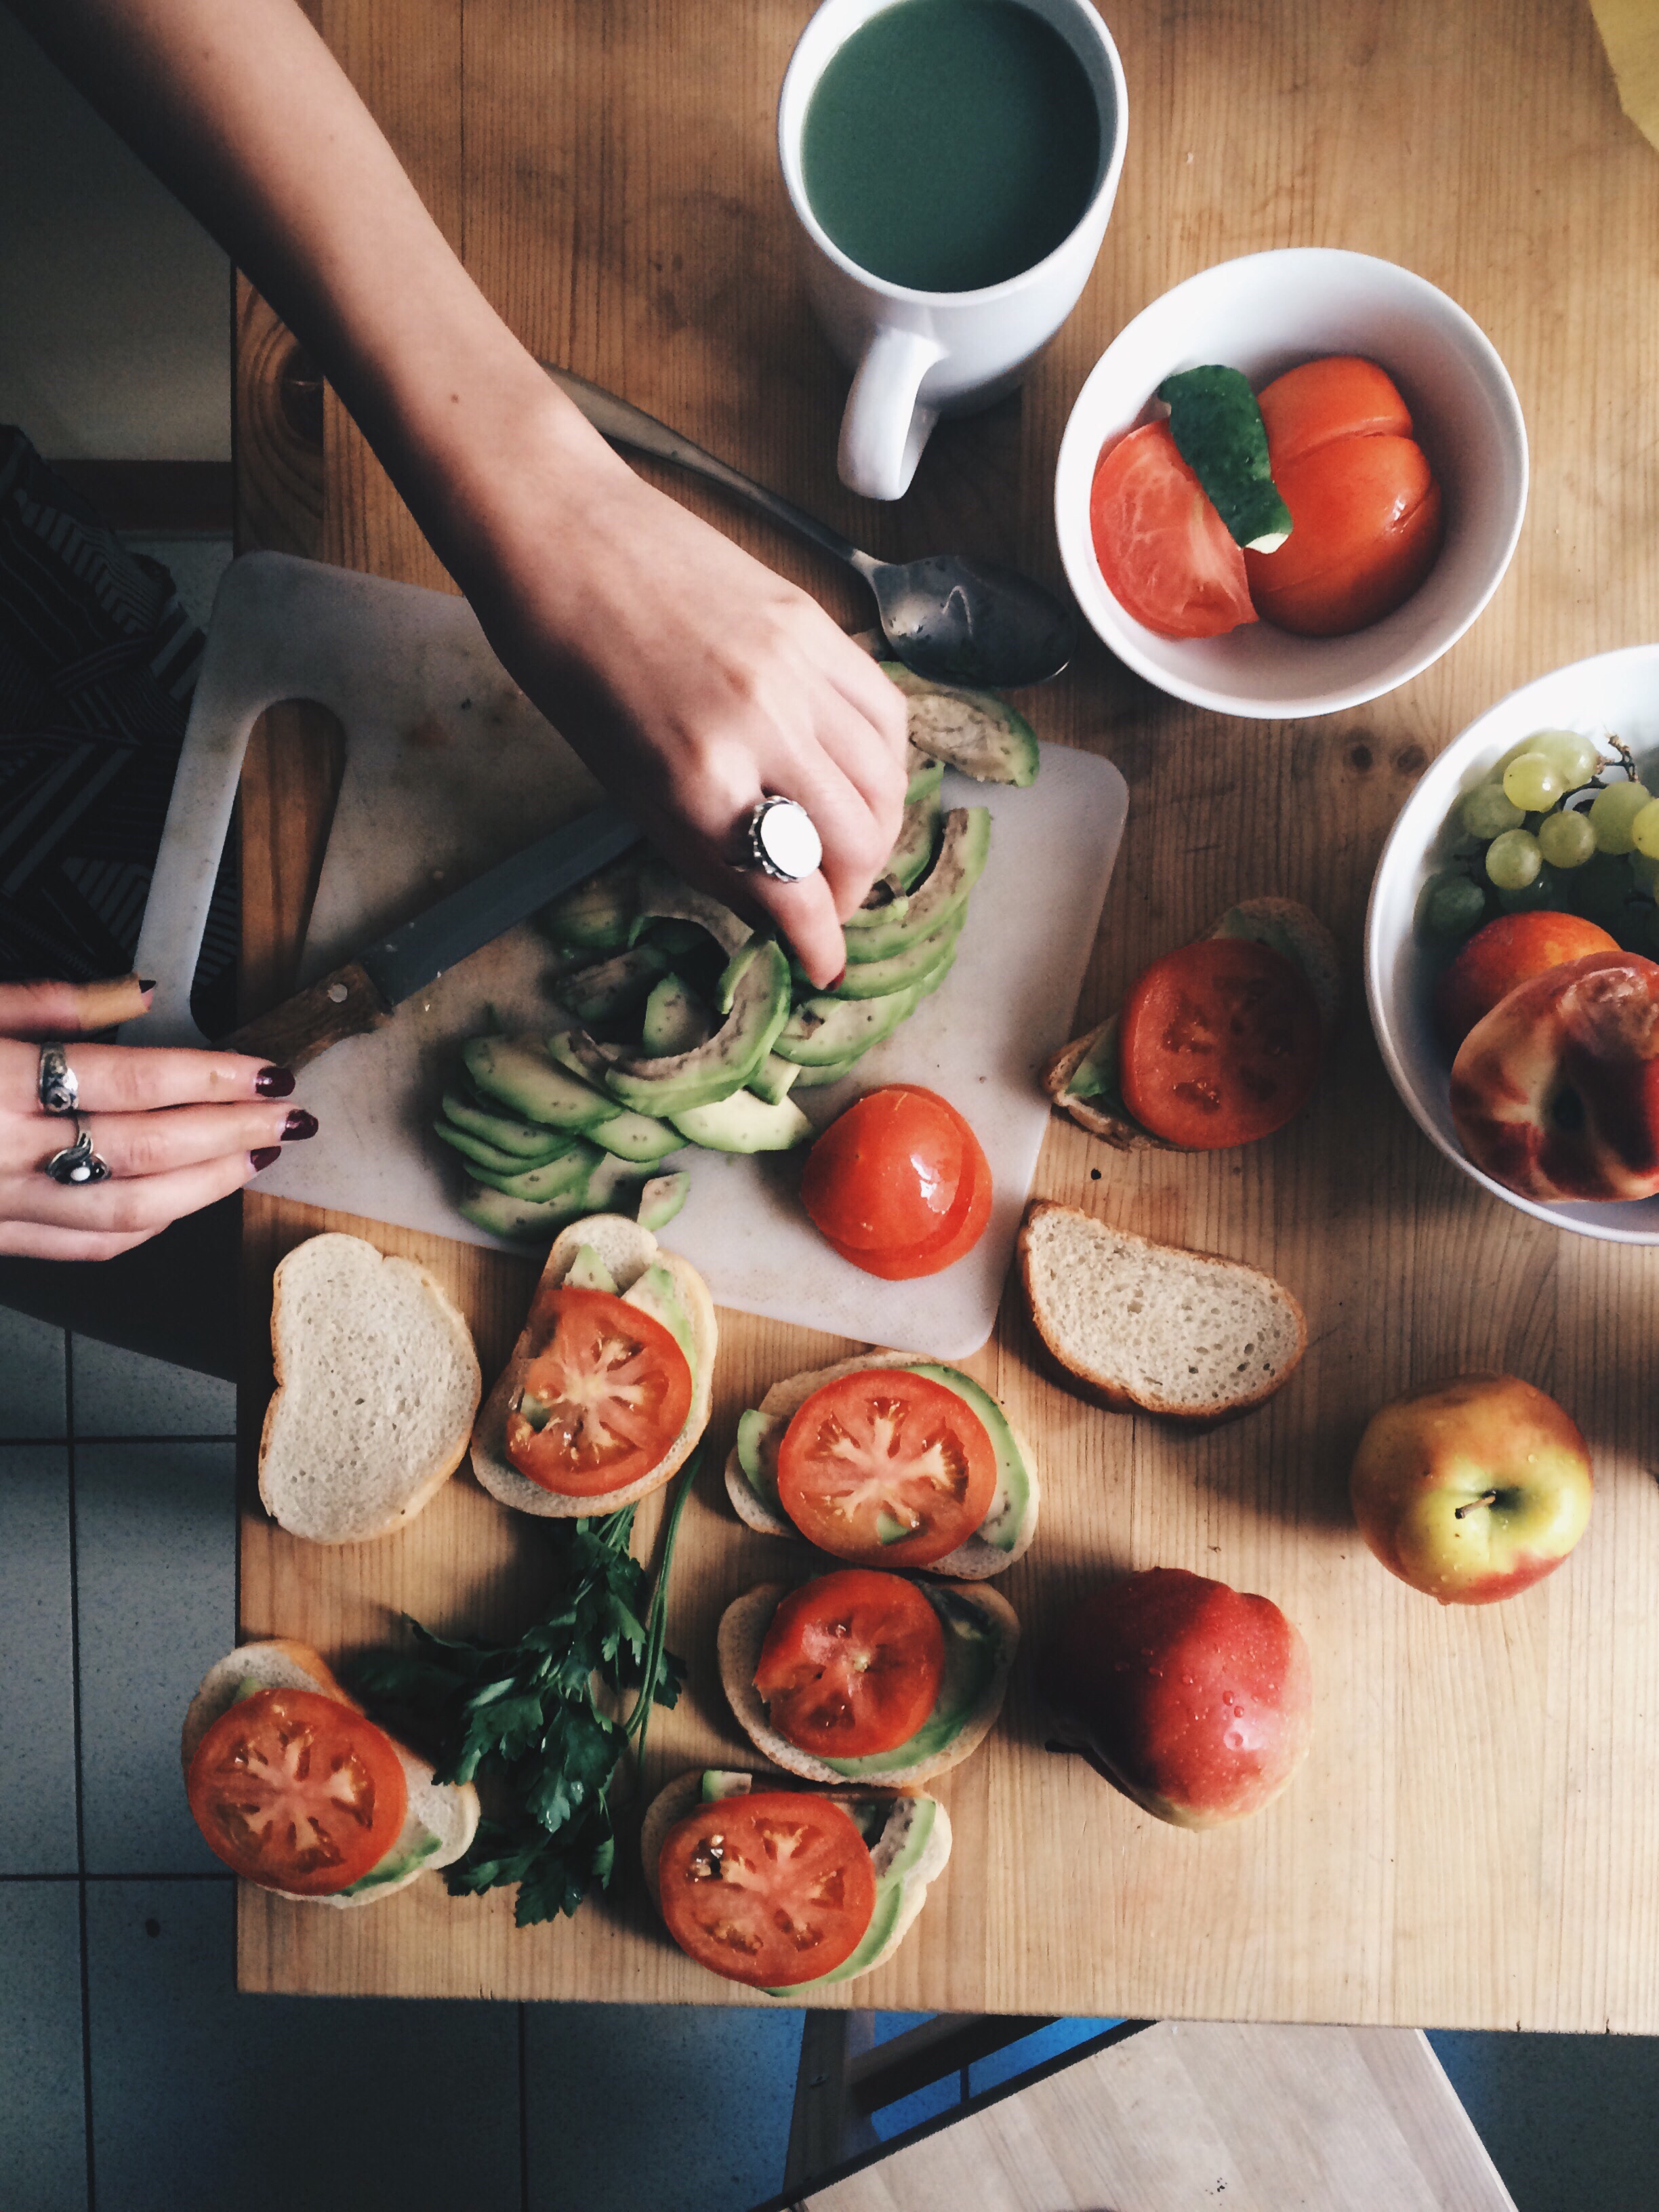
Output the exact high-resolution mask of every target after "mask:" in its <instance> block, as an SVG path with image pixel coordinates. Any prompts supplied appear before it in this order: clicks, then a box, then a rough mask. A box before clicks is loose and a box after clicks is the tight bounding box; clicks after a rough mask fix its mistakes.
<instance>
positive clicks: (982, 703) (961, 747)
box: [880, 660, 1041, 789]
mask: <svg viewBox="0 0 1659 2212" xmlns="http://www.w3.org/2000/svg"><path fill="white" fill-rule="evenodd" d="M880 665H881V668H882V671H883V672H884V674H885V675H887V676H889V677H890V678H892V680H893V682H894V683H895V684H897V686H898V688H899V690H901V691H902V692H903V694H904V696H905V698H906V699H907V701H908V703H909V710H910V742H911V744H913V745H915V746H916V747H917V748H918V749H919V750H921V751H922V752H925V753H931V754H932V755H933V757H934V759H936V760H941V761H944V762H945V763H948V765H949V766H950V767H951V768H959V769H961V770H962V772H963V775H971V776H972V777H973V778H974V779H975V781H976V782H979V783H1012V784H1018V786H1020V787H1021V788H1022V789H1023V788H1024V786H1025V785H1027V784H1028V783H1035V782H1036V772H1037V768H1038V766H1039V763H1040V760H1041V756H1040V754H1039V753H1038V751H1037V741H1036V731H1035V730H1034V729H1033V728H1032V727H1031V726H1030V723H1029V722H1028V721H1027V720H1026V719H1025V717H1024V714H1016V713H1015V711H1014V709H1013V708H1012V707H1011V706H1009V704H1008V703H1007V702H1006V700H1004V699H999V698H998V697H997V696H996V694H995V692H994V691H969V690H963V689H960V688H958V687H957V685H955V684H930V683H929V682H928V681H927V678H926V677H924V676H916V675H914V674H913V673H912V672H911V671H910V670H909V669H908V668H906V667H904V666H903V665H902V664H901V663H900V662H898V661H896V660H884V661H883V662H882V663H881V664H880Z"/></svg>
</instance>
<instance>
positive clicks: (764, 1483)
mask: <svg viewBox="0 0 1659 2212" xmlns="http://www.w3.org/2000/svg"><path fill="white" fill-rule="evenodd" d="M777 1426H778V1419H777V1416H776V1414H775V1413H762V1412H761V1410H760V1408H759V1407H758V1406H750V1407H749V1409H748V1411H747V1412H746V1413H741V1414H739V1416H738V1466H739V1467H740V1468H742V1469H743V1471H744V1475H745V1477H746V1478H747V1480H748V1483H749V1487H750V1489H751V1490H752V1491H753V1492H754V1493H755V1495H756V1497H757V1498H759V1500H760V1502H761V1504H763V1505H764V1506H765V1507H766V1509H767V1510H768V1511H769V1512H771V1513H780V1512H781V1511H782V1510H783V1509H782V1507H781V1505H780V1504H779V1503H778V1485H777V1477H776V1474H775V1471H774V1469H773V1468H772V1467H771V1465H770V1463H769V1460H768V1458H767V1455H766V1454H765V1452H764V1451H763V1449H762V1447H763V1444H764V1443H765V1440H766V1438H767V1437H769V1436H770V1435H771V1434H772V1432H773V1431H774V1430H775V1429H776V1427H777Z"/></svg>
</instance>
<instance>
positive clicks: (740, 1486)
mask: <svg viewBox="0 0 1659 2212" xmlns="http://www.w3.org/2000/svg"><path fill="white" fill-rule="evenodd" d="M726 1495H727V1496H728V1497H729V1498H730V1499H731V1501H732V1510H733V1511H734V1512H735V1513H736V1514H737V1516H738V1519H739V1520H740V1521H744V1522H747V1523H748V1524H749V1526H750V1528H755V1529H758V1530H759V1531H760V1532H761V1534H763V1535H769V1536H794V1535H801V1536H805V1538H806V1540H807V1541H808V1542H809V1543H811V1544H816V1545H817V1547H818V1549H819V1550H820V1551H823V1552H829V1553H833V1554H834V1556H835V1557H836V1559H848V1560H851V1561H852V1562H853V1563H854V1565H859V1566H866V1567H888V1568H908V1567H926V1568H927V1569H928V1571H930V1572H931V1573H933V1574H936V1575H949V1576H951V1577H957V1578H959V1579H961V1580H963V1581H969V1582H977V1581H980V1580H981V1579H982V1578H983V1577H986V1576H987V1575H1000V1573H1001V1572H1002V1571H1003V1569H1004V1568H1005V1567H1010V1566H1012V1565H1013V1563H1014V1561H1015V1560H1016V1559H1018V1558H1019V1557H1020V1555H1021V1553H1024V1550H1025V1549H1026V1547H1027V1546H1028V1545H1029V1544H1030V1541H1031V1539H1032V1537H1033V1536H1034V1535H1035V1534H1036V1521H1037V1477H1036V1464H1035V1462H1033V1460H1032V1457H1031V1455H1030V1450H1029V1449H1027V1447H1026V1446H1025V1445H1024V1443H1022V1441H1021V1440H1020V1438H1019V1437H1017V1436H1016V1435H1015V1433H1014V1431H1013V1429H1012V1427H1011V1425H1009V1421H1008V1419H1007V1416H1006V1414H1005V1413H1004V1412H1003V1410H1002V1408H1001V1407H1000V1406H999V1405H998V1403H997V1401H996V1400H995V1399H994V1397H992V1395H990V1393H989V1391H987V1390H986V1389H983V1388H982V1387H981V1385H980V1384H979V1383H975V1381H974V1379H973V1377H972V1376H969V1375H964V1374H963V1373H962V1371H961V1370H960V1369H958V1368H955V1367H946V1366H943V1365H941V1364H939V1362H938V1361H936V1360H930V1359H923V1358H921V1357H919V1356H918V1355H917V1354H915V1353H913V1352H866V1353H865V1355H864V1356H863V1357H862V1358H858V1359H843V1360H842V1361H841V1362H840V1363H839V1364H837V1365H836V1366H834V1367H820V1368H816V1369H814V1370H811V1372H810V1373H807V1374H804V1375H792V1376H788V1377H787V1379H786V1380H785V1381H783V1382H781V1383H774V1384H773V1385H772V1387H771V1389H769V1391H768V1392H767V1393H766V1395H765V1396H764V1397H763V1399H762V1400H761V1402H760V1404H759V1405H758V1406H753V1407H750V1408H749V1410H748V1411H747V1412H746V1413H744V1415H743V1417H742V1419H740V1420H739V1421H738V1440H737V1443H736V1444H735V1445H734V1446H733V1448H732V1454H731V1456H730V1458H729V1459H728V1460H727V1462H726Z"/></svg>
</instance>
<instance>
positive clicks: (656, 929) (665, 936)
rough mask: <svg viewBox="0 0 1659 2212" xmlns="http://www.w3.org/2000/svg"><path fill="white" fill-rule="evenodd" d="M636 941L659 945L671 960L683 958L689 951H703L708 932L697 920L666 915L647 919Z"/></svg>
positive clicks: (643, 943)
mask: <svg viewBox="0 0 1659 2212" xmlns="http://www.w3.org/2000/svg"><path fill="white" fill-rule="evenodd" d="M636 942H637V943H639V944H641V945H660V946H661V947H662V949H663V951H665V953H666V954H667V955H668V957H669V958H670V959H671V960H681V959H684V957H685V956H686V955H687V954H688V953H691V952H701V951H702V950H703V948H704V947H705V946H706V945H707V944H708V931H707V930H703V929H699V928H698V927H697V925H696V922H695V921H673V920H671V919H669V918H667V917H665V918H663V919H661V920H659V921H647V923H646V925H645V930H644V933H643V935H642V936H641V937H639V938H638V939H636Z"/></svg>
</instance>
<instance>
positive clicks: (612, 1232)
mask: <svg viewBox="0 0 1659 2212" xmlns="http://www.w3.org/2000/svg"><path fill="white" fill-rule="evenodd" d="M585 1244H590V1245H592V1248H593V1249H594V1250H595V1251H596V1252H597V1253H598V1254H599V1258H600V1260H601V1261H603V1262H604V1264H605V1267H606V1269H607V1270H608V1272H609V1273H610V1275H611V1280H612V1281H613V1282H614V1283H615V1284H616V1285H617V1291H619V1292H620V1293H622V1294H623V1295H624V1296H625V1295H626V1294H627V1292H628V1291H630V1290H631V1289H632V1288H633V1286H634V1285H635V1283H637V1282H638V1280H639V1279H640V1277H641V1275H642V1274H644V1273H645V1272H646V1270H647V1267H653V1266H654V1265H655V1264H656V1263H658V1262H659V1261H660V1262H661V1264H662V1265H663V1266H664V1267H666V1268H667V1270H668V1272H669V1273H670V1275H671V1277H672V1278H673V1282H674V1290H675V1294H676V1296H677V1297H678V1299H679V1302H680V1304H681V1306H682V1308H683V1309H684V1312H685V1314H686V1316H687V1317H688V1319H689V1320H690V1323H691V1339H692V1348H693V1353H694V1357H693V1358H692V1362H691V1368H692V1375H691V1410H690V1413H688V1414H687V1415H686V1417H685V1425H684V1428H683V1429H682V1430H681V1431H680V1432H679V1435H678V1437H676V1438H675V1439H674V1443H673V1445H672V1447H671V1449H670V1450H669V1452H668V1453H667V1455H666V1456H665V1458H663V1459H661V1460H659V1462H657V1464H656V1466H655V1467H653V1468H652V1469H651V1471H650V1473H649V1474H642V1475H641V1476H640V1477H639V1479H638V1480H637V1481H635V1482H630V1483H627V1484H624V1485H623V1487H622V1488H621V1489H619V1490H611V1491H606V1492H604V1493H603V1494H601V1495H600V1496H599V1497H579V1496H577V1495H576V1494H575V1493H574V1492H565V1491H556V1490H544V1489H543V1488H542V1486H541V1485H540V1483H538V1482H532V1481H531V1480H530V1478H529V1476H528V1475H524V1474H520V1472H519V1470H518V1468H516V1467H514V1466H513V1462H512V1461H511V1460H510V1459H508V1457H507V1415H508V1413H509V1412H510V1411H511V1410H512V1407H513V1404H514V1402H515V1401H516V1400H517V1398H518V1395H519V1392H520V1389H522V1387H523V1383H524V1370H525V1366H526V1363H527V1361H528V1359H529V1357H530V1348H531V1334H530V1324H529V1322H528V1321H526V1323H525V1326H524V1328H523V1329H522V1330H521V1331H520V1335H519V1340H518V1342H517V1344H516V1345H514V1346H513V1357H512V1358H511V1359H509V1360H508V1361H507V1365H506V1367H505V1368H504V1369H503V1370H501V1375H500V1376H499V1377H498V1378H497V1380H496V1383H495V1388H494V1389H492V1390H491V1392H490V1394H489V1397H488V1398H487V1399H486V1400H485V1401H484V1407H483V1412H482V1413H480V1414H479V1416H478V1419H477V1425H476V1426H475V1427H474V1429H473V1431H472V1472H473V1473H474V1474H476V1475H477V1478H478V1480H479V1481H480V1482H481V1483H482V1484H483V1486H484V1488H485V1489H486V1490H487V1491H488V1492H489V1494H490V1496H491V1497H492V1498H496V1499H498V1500H499V1501H500V1503H501V1504H503V1505H510V1506H512V1507H513V1510H515V1511H517V1512H520V1513H535V1514H538V1515H540V1516H542V1517H543V1518H544V1519H559V1520H570V1519H572V1518H574V1517H575V1516H580V1515H583V1514H593V1513H615V1512H617V1511H618V1510H620V1509H621V1508H622V1507H623V1506H624V1505H632V1504H635V1503H637V1501H638V1500H639V1499H640V1498H648V1497H649V1496H650V1495H651V1492H653V1490H660V1489H661V1487H662V1486H663V1485H664V1483H665V1482H668V1481H671V1480H672V1479H673V1477H674V1476H675V1475H676V1474H678V1472H679V1470H680V1468H682V1467H683V1466H684V1464H685V1462H686V1461H687V1459H689V1458H690V1455H691V1452H692V1450H693V1449H694V1448H695V1447H696V1443H697V1442H698V1439H699V1438H700V1437H702V1432H703V1431H704V1430H705V1429H706V1428H707V1427H708V1405H709V1398H710V1394H711V1392H712V1391H713V1389H714V1355H715V1352H717V1350H718V1349H719V1346H720V1328H719V1325H718V1324H717V1322H715V1319H714V1300H713V1298H711V1297H709V1295H708V1284H707V1283H705V1282H704V1281H703V1279H702V1276H701V1275H700V1274H699V1273H697V1271H696V1268H695V1267H692V1266H691V1264H690V1261H686V1260H682V1259H681V1258H680V1256H679V1255H678V1253H676V1252H665V1251H664V1250H663V1249H662V1247H661V1246H660V1245H659V1243H658V1242H657V1240H656V1238H655V1237H653V1235H652V1234H651V1231H649V1230H648V1229H643V1228H641V1225H640V1224H639V1223H638V1222H637V1221H629V1219H628V1218H627V1217H626V1216H625V1215H623V1214H620V1213H592V1214H589V1215H588V1216H587V1218H586V1220H583V1221H573V1222H572V1223H571V1225H570V1226H569V1227H568V1229H563V1230H561V1231H560V1232H559V1234H558V1236H557V1237H555V1239H554V1241H553V1249H552V1250H551V1251H550V1253H549V1254H548V1255H547V1265H546V1267H544V1269H543V1270H542V1281H543V1282H544V1283H562V1281H563V1280H564V1279H565V1277H566V1276H567V1275H568V1273H570V1270H571V1268H572V1267H574V1264H575V1261H576V1255H577V1254H578V1253H579V1252H580V1250H581V1249H582V1247H583V1245H585Z"/></svg>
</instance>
